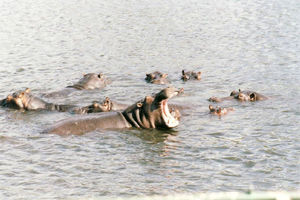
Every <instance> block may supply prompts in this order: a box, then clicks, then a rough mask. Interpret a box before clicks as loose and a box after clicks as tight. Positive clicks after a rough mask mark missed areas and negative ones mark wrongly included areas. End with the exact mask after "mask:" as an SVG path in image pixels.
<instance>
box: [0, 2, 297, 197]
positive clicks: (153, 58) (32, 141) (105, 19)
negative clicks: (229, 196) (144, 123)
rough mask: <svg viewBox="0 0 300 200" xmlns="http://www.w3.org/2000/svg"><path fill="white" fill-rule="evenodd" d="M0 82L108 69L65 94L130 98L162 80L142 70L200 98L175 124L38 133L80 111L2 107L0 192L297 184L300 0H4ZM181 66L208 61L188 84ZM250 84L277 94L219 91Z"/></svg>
mask: <svg viewBox="0 0 300 200" xmlns="http://www.w3.org/2000/svg"><path fill="white" fill-rule="evenodd" d="M0 7H1V9H0V76H1V79H0V92H1V98H4V97H6V95H8V94H9V93H11V92H13V91H15V90H19V89H24V88H26V87H30V88H31V90H32V92H33V93H34V94H36V95H39V94H42V93H45V92H50V91H57V90H60V89H62V88H64V87H65V86H67V85H69V84H71V83H73V82H76V81H77V80H78V79H79V78H80V77H81V76H82V73H88V72H97V73H98V72H104V73H105V74H106V75H107V76H108V77H109V78H111V79H112V80H113V83H112V84H111V85H109V86H108V87H106V88H105V89H104V90H102V91H84V92H75V93H72V95H70V96H68V97H66V98H56V99H47V100H48V101H52V102H57V103H70V104H77V105H87V104H89V103H90V102H92V101H93V100H100V99H103V98H104V97H105V96H109V97H111V98H112V99H114V100H117V101H119V102H123V103H132V102H134V101H136V100H139V99H140V98H143V97H144V96H145V95H149V94H152V93H154V92H157V91H159V90H160V89H162V88H164V86H161V85H150V84H147V83H145V81H144V80H143V79H144V77H145V74H146V73H149V72H152V71H155V70H160V71H162V72H166V73H168V74H169V77H170V79H171V81H172V85H174V86H175V87H178V88H180V87H183V88H184V89H185V95H184V96H182V97H177V98H176V99H174V100H172V102H176V103H180V104H188V105H191V106H192V107H193V109H192V110H190V111H189V114H188V115H187V116H184V117H183V118H182V120H181V124H180V125H179V127H177V128H176V129H174V131H170V132H162V131H140V130H129V131H105V132H104V131H102V132H92V133H88V134H86V135H83V136H70V137H60V136H57V135H47V134H41V131H42V130H44V129H45V128H47V127H49V126H51V125H52V124H54V123H55V122H56V121H58V120H59V119H64V118H68V117H70V116H71V114H68V113H57V112H52V113H49V112H26V113H22V112H18V111H12V110H8V109H0V130H1V131H0V198H1V199H64V198H89V197H102V196H106V197H114V196H131V195H151V194H170V193H176V192H178V193H193V192H203V191H247V190H249V189H250V190H262V191H264V190H288V191H289V190H299V189H300V169H299V168H300V167H299V166H300V153H299V152H300V145H299V144H300V136H299V134H300V131H299V121H300V106H299V105H300V100H299V99H300V91H299V85H300V69H299V64H300V63H299V55H300V37H299V35H300V12H299V10H300V3H299V1H297V0H281V1H279V0H277V1H276V0H269V1H258V0H254V1H246V0H241V1H236V0H220V1H211V0H209V1H206V0H195V1H193V0H185V1H178V0H174V1H157V0H151V1H150V0H142V1H136V0H129V1H120V0H113V1H111V0H109V1H98V0H89V1H84V0H69V1H58V0H54V1H45V0H34V1H33V0H26V1H25V0H16V1H10V0H2V1H1V2H0ZM182 69H186V70H201V71H202V73H203V76H202V80H201V81H200V82H187V83H183V82H182V81H180V80H179V77H180V73H181V70H182ZM239 88H241V89H248V90H254V91H257V92H260V93H262V94H265V95H267V96H269V97H271V98H270V99H269V100H267V101H262V102H255V103H238V102H226V103H223V104H221V105H223V106H232V107H234V108H235V111H234V112H232V113H230V114H228V115H227V116H225V117H222V118H218V117H215V116H210V115H209V114H208V105H209V102H208V101H207V99H208V98H209V97H211V96H227V95H229V94H230V92H231V91H232V90H237V89H239Z"/></svg>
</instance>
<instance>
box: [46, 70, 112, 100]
mask: <svg viewBox="0 0 300 200" xmlns="http://www.w3.org/2000/svg"><path fill="white" fill-rule="evenodd" d="M110 82H111V81H110V80H109V79H107V78H106V76H105V75H104V74H103V73H99V74H95V73H88V74H84V75H83V77H82V78H81V79H80V80H79V81H78V82H77V83H75V84H73V85H69V86H67V87H66V88H65V89H63V90H61V91H57V92H52V93H49V94H44V95H43V96H45V97H55V96H64V95H68V94H70V93H71V92H73V91H75V90H93V89H102V88H104V87H105V86H106V85H108V84H109V83H110Z"/></svg>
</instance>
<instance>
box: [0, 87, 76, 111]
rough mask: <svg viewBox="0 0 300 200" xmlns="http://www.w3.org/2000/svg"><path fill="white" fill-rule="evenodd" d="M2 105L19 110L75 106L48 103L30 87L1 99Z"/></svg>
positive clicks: (66, 109) (67, 108)
mask: <svg viewBox="0 0 300 200" xmlns="http://www.w3.org/2000/svg"><path fill="white" fill-rule="evenodd" d="M0 105H1V106H2V107H8V108H13V109H19V110H49V111H53V110H57V111H61V112H65V111H68V110H69V109H71V108H73V107H75V106H72V105H57V104H53V103H48V102H46V101H44V100H42V99H40V98H38V97H36V96H34V95H32V94H31V92H30V89H29V88H27V89H25V90H20V91H17V92H14V93H13V94H11V95H8V96H7V97H6V98H5V99H3V100H1V101H0Z"/></svg>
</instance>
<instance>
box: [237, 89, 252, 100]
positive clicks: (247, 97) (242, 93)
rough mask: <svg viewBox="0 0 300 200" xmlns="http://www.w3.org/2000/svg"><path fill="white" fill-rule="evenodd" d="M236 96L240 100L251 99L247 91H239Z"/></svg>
mask: <svg viewBox="0 0 300 200" xmlns="http://www.w3.org/2000/svg"><path fill="white" fill-rule="evenodd" d="M235 98H236V99H237V100H239V101H249V100H250V97H249V95H248V94H247V93H244V92H242V91H239V92H238V94H236V95H235Z"/></svg>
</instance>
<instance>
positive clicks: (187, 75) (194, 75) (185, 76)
mask: <svg viewBox="0 0 300 200" xmlns="http://www.w3.org/2000/svg"><path fill="white" fill-rule="evenodd" d="M181 80H183V81H188V80H201V72H193V71H188V72H185V71H184V70H182V75H181Z"/></svg>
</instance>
